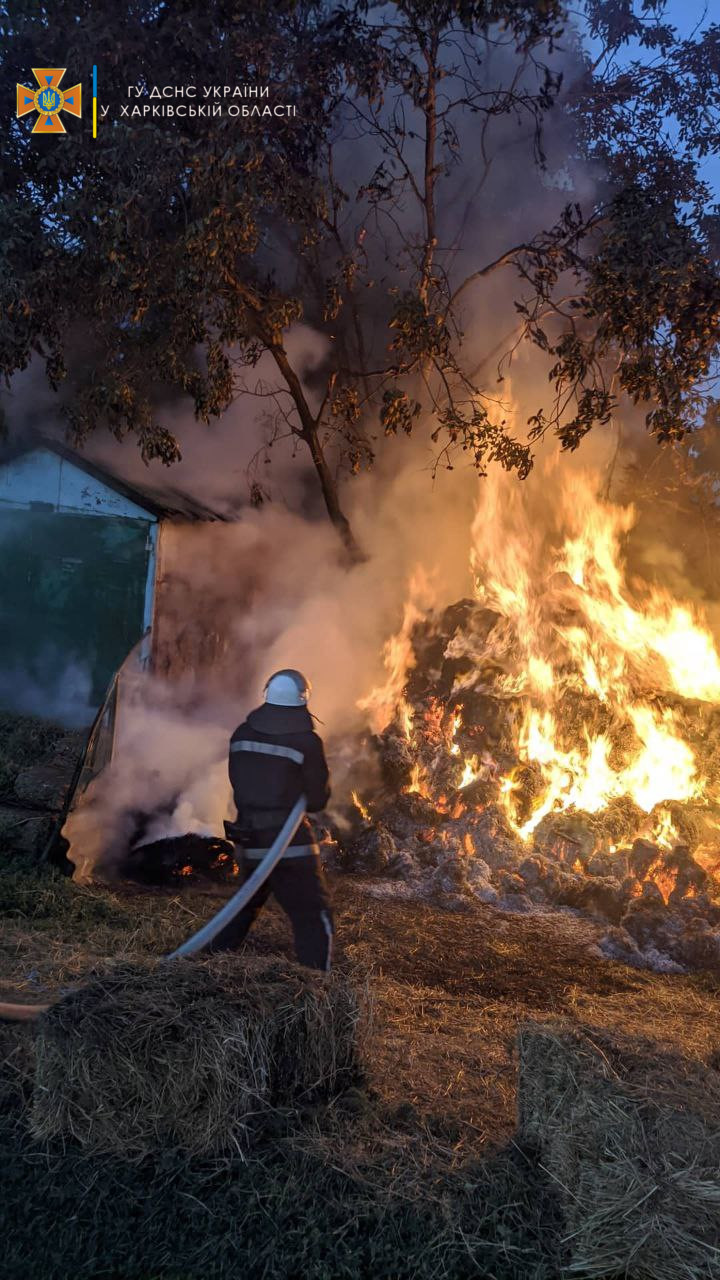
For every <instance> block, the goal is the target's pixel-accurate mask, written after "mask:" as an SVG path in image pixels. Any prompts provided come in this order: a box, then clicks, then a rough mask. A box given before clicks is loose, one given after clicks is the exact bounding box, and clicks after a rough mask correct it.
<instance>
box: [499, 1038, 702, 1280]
mask: <svg viewBox="0 0 720 1280" xmlns="http://www.w3.org/2000/svg"><path fill="white" fill-rule="evenodd" d="M518 1098H519V1128H520V1137H521V1139H524V1140H525V1141H527V1142H529V1143H530V1144H531V1145H532V1146H533V1147H535V1149H536V1150H537V1151H538V1155H539V1162H540V1167H541V1168H543V1169H544V1170H545V1172H546V1173H547V1174H548V1175H549V1177H550V1178H551V1179H552V1182H553V1184H554V1186H555V1188H556V1191H557V1193H558V1195H559V1197H560V1201H561V1204H562V1210H563V1216H564V1221H565V1227H564V1232H563V1239H562V1240H561V1242H560V1249H561V1252H562V1253H563V1254H564V1255H565V1256H564V1265H563V1268H562V1274H563V1275H567V1276H570V1275H574V1276H582V1277H584V1278H585V1280H592V1278H593V1277H598V1280H600V1278H604V1277H606V1276H614V1275H631V1276H633V1277H634V1280H690V1277H692V1280H703V1278H705V1280H715V1277H717V1276H718V1275H720V1248H718V1240H719V1239H720V1172H719V1170H720V1076H718V1074H717V1072H715V1071H712V1070H707V1069H705V1068H701V1066H700V1064H698V1063H693V1062H690V1061H686V1060H684V1059H680V1058H675V1057H670V1056H667V1057H665V1056H663V1055H661V1054H658V1053H657V1050H656V1048H655V1047H654V1046H647V1047H646V1049H645V1052H641V1051H640V1050H639V1048H638V1046H637V1045H634V1046H632V1047H629V1046H628V1045H620V1044H619V1043H618V1042H617V1041H611V1040H609V1039H608V1037H607V1036H600V1037H598V1034H597V1033H593V1034H592V1036H589V1035H583V1034H581V1033H579V1032H577V1031H575V1032H565V1033H562V1034H559V1033H557V1032H555V1031H553V1030H550V1029H548V1028H546V1027H540V1026H536V1027H527V1028H525V1029H524V1030H523V1031H522V1032H521V1034H520V1078H519V1092H518Z"/></svg>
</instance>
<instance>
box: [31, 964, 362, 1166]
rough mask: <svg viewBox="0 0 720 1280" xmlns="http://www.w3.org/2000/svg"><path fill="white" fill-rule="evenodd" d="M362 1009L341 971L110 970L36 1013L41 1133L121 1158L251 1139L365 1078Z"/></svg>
mask: <svg viewBox="0 0 720 1280" xmlns="http://www.w3.org/2000/svg"><path fill="white" fill-rule="evenodd" d="M365 1011H366V1004H365V1001H364V1000H363V997H362V994H361V993H360V992H359V991H358V989H357V987H356V986H354V985H353V984H352V983H351V982H349V981H348V979H347V978H346V977H344V976H339V975H330V976H326V975H323V974H317V975H316V974H313V973H311V972H309V971H307V970H304V969H301V968H300V967H299V966H297V965H294V964H291V963H288V962H280V963H278V962H277V961H270V962H267V961H265V962H263V961H257V960H256V961H254V962H253V961H252V960H251V959H239V958H238V957H236V956H226V957H219V958H217V959H215V960H207V961H205V962H204V963H198V962H197V961H187V960H177V961H173V962H171V963H156V964H154V965H148V964H146V965H140V964H137V963H136V964H135V965H132V966H123V967H120V968H114V969H112V970H111V971H110V972H109V973H107V974H105V975H103V976H99V977H95V978H94V979H93V980H92V981H91V982H89V983H88V984H87V985H85V986H83V987H81V988H80V989H78V990H77V991H74V992H72V993H71V994H69V995H67V996H65V997H64V999H62V1000H60V1001H59V1002H58V1003H57V1004H56V1005H54V1006H53V1007H52V1008H51V1009H50V1011H49V1012H48V1013H47V1014H45V1015H44V1016H43V1017H42V1018H41V1019H40V1020H39V1022H38V1026H37V1038H36V1070H35V1089H34V1095H33V1105H32V1129H33V1132H34V1133H35V1135H36V1136H37V1137H39V1138H43V1139H49V1138H72V1139H75V1140H76V1141H78V1142H79V1143H80V1144H81V1146H82V1147H84V1148H85V1149H87V1150H89V1151H94V1152H97V1153H101V1152H102V1153H114V1154H116V1155H119V1156H122V1157H123V1158H125V1159H137V1158H141V1157H143V1156H146V1155H148V1154H151V1153H153V1152H154V1153H159V1152H163V1151H167V1150H173V1149H179V1150H182V1151H185V1152H187V1153H189V1154H191V1155H194V1156H206V1155H211V1154H212V1155H219V1154H225V1153H227V1152H228V1151H242V1150H245V1149H247V1148H248V1146H249V1145H250V1144H251V1142H252V1141H254V1140H255V1139H256V1138H257V1135H258V1133H259V1132H261V1131H262V1129H263V1128H264V1127H265V1126H266V1125H267V1122H268V1119H269V1118H270V1117H272V1116H273V1115H274V1114H275V1112H276V1111H277V1110H278V1109H282V1108H283V1107H288V1106H290V1107H293V1106H297V1105H298V1103H299V1102H301V1101H302V1100H307V1099H308V1098H313V1097H317V1096H318V1095H322V1096H331V1095H332V1094H333V1093H336V1092H337V1091H338V1090H339V1089H340V1088H342V1087H343V1086H345V1087H347V1085H348V1084H349V1083H351V1082H352V1081H353V1080H354V1079H355V1078H356V1077H357V1076H358V1073H359V1070H360V1061H361V1043H360V1042H361V1039H362V1037H363V1034H364V1025H365V1021H366V1016H365Z"/></svg>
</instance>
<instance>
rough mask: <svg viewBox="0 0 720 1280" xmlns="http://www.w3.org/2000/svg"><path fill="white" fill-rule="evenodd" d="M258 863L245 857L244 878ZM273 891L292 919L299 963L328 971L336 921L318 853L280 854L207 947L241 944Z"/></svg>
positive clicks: (225, 946) (230, 946) (242, 871)
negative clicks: (259, 883) (253, 892)
mask: <svg viewBox="0 0 720 1280" xmlns="http://www.w3.org/2000/svg"><path fill="white" fill-rule="evenodd" d="M257 866H258V863H257V862H252V861H251V860H250V859H249V858H245V859H243V861H242V863H241V868H242V870H241V874H242V876H243V880H244V881H245V880H248V879H249V878H250V876H251V875H252V874H253V872H254V871H255V870H256V869H257ZM271 893H272V894H273V895H274V897H275V898H276V900H277V901H278V903H279V904H280V906H281V907H282V909H283V911H284V912H285V914H286V915H287V916H288V918H289V920H290V924H291V925H292V931H293V937H294V939H295V955H296V956H297V958H298V960H299V962H300V964H304V965H307V966H308V968H310V969H322V970H324V971H325V972H326V973H327V972H328V971H329V969H330V966H331V963H332V950H333V934H334V924H333V915H332V909H331V907H330V897H329V894H328V887H327V881H326V879H325V875H324V872H323V869H322V864H321V862H320V857H319V855H318V854H310V855H309V856H308V857H301V858H281V859H280V861H279V862H278V864H277V866H275V867H274V868H273V870H272V871H271V872H270V875H269V876H268V878H267V880H266V881H265V883H264V884H261V885H260V888H259V889H258V891H257V893H255V894H254V895H253V897H252V898H251V899H250V901H249V902H248V904H247V906H245V907H243V909H242V911H240V912H239V913H238V915H237V916H236V917H235V919H234V920H231V921H230V923H229V924H227V925H225V928H224V929H221V930H220V933H219V934H218V935H217V937H216V938H215V939H214V940H213V942H212V943H211V945H210V947H209V948H208V950H210V951H229V950H231V949H233V948H234V947H239V946H240V945H241V944H242V943H243V942H244V941H245V938H246V937H247V935H248V933H249V931H250V929H251V928H252V925H253V924H254V922H255V921H256V920H257V918H258V916H259V915H260V912H261V911H262V909H263V907H264V906H265V903H266V902H267V900H268V898H269V896H270V894H271Z"/></svg>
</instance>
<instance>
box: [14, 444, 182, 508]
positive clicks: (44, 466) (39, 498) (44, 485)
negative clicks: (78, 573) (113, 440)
mask: <svg viewBox="0 0 720 1280" xmlns="http://www.w3.org/2000/svg"><path fill="white" fill-rule="evenodd" d="M39 503H42V504H43V505H45V506H47V508H48V509H50V508H52V509H53V510H54V511H58V512H66V513H67V514H77V515H90V516H125V517H126V518H130V519H134V520H146V521H147V522H148V524H156V523H157V519H156V517H155V516H154V515H151V513H150V512H149V511H146V510H145V508H144V507H141V506H138V505H137V504H136V503H135V502H132V500H131V499H130V498H126V497H125V496H124V495H123V494H120V493H117V492H116V491H115V490H114V489H111V488H110V486H109V485H106V484H103V482H102V481H101V480H96V479H95V478H94V477H93V476H90V475H88V473H87V472H86V471H83V470H81V468H80V467H76V466H74V465H73V463H72V462H69V461H68V460H67V459H66V458H61V457H59V455H58V454H56V453H53V452H52V451H51V450H50V449H42V448H40V449H33V450H32V452H31V453H26V454H23V456H22V457H20V458H15V459H14V460H13V461H12V462H8V463H6V464H5V466H0V511H3V510H12V509H13V508H14V509H15V510H18V509H20V510H23V509H24V510H28V509H29V508H30V507H32V506H37V504H39Z"/></svg>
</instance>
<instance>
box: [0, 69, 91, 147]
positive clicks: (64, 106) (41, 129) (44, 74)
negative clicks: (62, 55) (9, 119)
mask: <svg viewBox="0 0 720 1280" xmlns="http://www.w3.org/2000/svg"><path fill="white" fill-rule="evenodd" d="M65 70H66V68H65V67H33V69H32V73H33V75H34V77H35V79H36V80H37V82H38V85H39V88H37V89H28V88H26V86H25V85H24V84H19V85H17V112H16V114H17V115H18V116H26V115H27V114H28V112H29V111H37V112H38V118H37V120H36V122H35V127H34V129H33V133H65V125H64V124H63V122H62V120H61V119H60V112H61V111H67V112H68V113H69V114H70V115H71V116H81V115H82V85H80V84H75V85H73V87H72V89H65V91H64V92H63V90H62V89H61V88H60V82H61V80H62V78H63V76H64V75H65Z"/></svg>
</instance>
